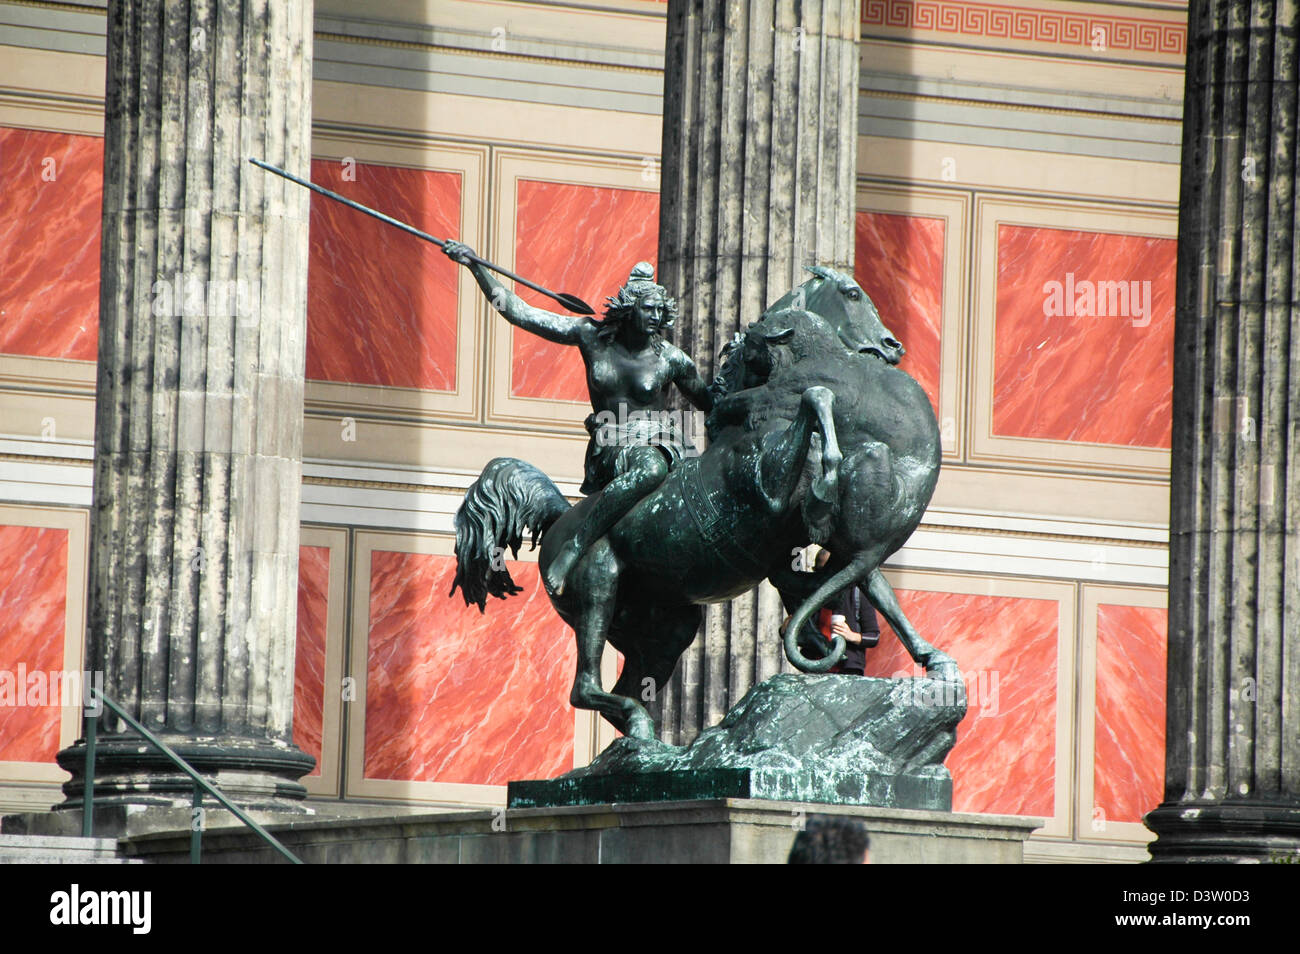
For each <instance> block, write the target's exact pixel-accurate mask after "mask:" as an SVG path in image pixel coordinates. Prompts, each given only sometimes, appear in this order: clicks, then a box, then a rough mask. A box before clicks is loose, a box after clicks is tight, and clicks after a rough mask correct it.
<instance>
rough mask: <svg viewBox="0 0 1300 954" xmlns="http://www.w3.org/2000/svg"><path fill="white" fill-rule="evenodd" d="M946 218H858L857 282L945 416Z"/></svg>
mask: <svg viewBox="0 0 1300 954" xmlns="http://www.w3.org/2000/svg"><path fill="white" fill-rule="evenodd" d="M943 241H944V221H943V219H931V218H924V217H922V216H918V215H893V214H890V213H885V212H859V213H858V215H857V225H856V239H855V246H854V247H855V255H854V262H855V264H854V268H853V277H854V278H856V279H857V281H858V284H859V285H861V286H862V288H863V290H864V291H865V292H866V293H867V294H868V295H869V296H870V297H871V300H872V301H873V302H875V304H876V308H877V309H879V311H880V317H881V319H882V320H883V321H884V322H885V327H886V328H888V329H889V330H890V331H892V332H893V333H894V337H895V338H897V339H898V340H899V341H901V342H903V347H904V348H906V349H907V354H906V355H904V357H903V361H902V363H901V364H900V365H899V367H900V368H902V369H903V370H904V371H906V372H907V373H908V374H910V375H911V376H912V377H914V378H916V380H917V383H918V384H920V385H921V387H922V388H924V389H925V393H926V394H927V395H928V396H929V398H930V403H931V404H933V405H934V412H935V414H938V413H939V374H940V365H941V363H942V357H943V353H942V351H941V350H940V346H939V336H940V331H941V329H942V327H943V251H944V248H943Z"/></svg>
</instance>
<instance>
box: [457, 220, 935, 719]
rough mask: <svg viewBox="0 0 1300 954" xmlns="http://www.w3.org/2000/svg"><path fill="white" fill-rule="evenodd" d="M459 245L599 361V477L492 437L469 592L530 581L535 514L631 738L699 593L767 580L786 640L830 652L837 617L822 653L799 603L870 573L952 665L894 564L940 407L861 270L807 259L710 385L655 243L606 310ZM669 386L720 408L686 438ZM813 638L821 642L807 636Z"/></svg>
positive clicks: (592, 448)
mask: <svg viewBox="0 0 1300 954" xmlns="http://www.w3.org/2000/svg"><path fill="white" fill-rule="evenodd" d="M444 251H445V252H446V254H447V255H448V256H449V257H451V258H452V259H453V260H455V261H458V262H461V263H463V264H466V265H467V266H468V267H469V268H470V269H471V270H472V271H473V273H474V277H475V279H476V280H477V281H478V283H479V285H480V287H481V288H482V290H483V292H484V294H486V295H487V296H488V297H489V299H490V300H491V301H492V302H493V304H494V306H495V307H496V308H497V310H498V311H499V312H500V313H501V314H502V315H503V316H504V317H505V318H506V320H507V321H510V322H511V323H512V324H514V325H515V326H516V327H519V328H522V329H524V330H527V331H530V332H532V333H534V334H538V335H540V336H542V337H544V338H546V339H548V340H550V341H557V342H561V343H564V344H571V345H574V346H575V347H577V348H578V349H579V352H580V354H581V355H582V358H583V361H584V364H585V366H586V371H587V384H588V389H589V391H590V395H591V401H592V406H593V409H594V411H593V414H592V416H591V417H589V418H588V419H587V430H588V432H589V433H590V434H591V442H590V444H589V445H588V449H587V460H586V467H585V483H584V485H583V488H582V491H583V493H584V494H585V495H586V496H584V497H583V498H582V499H581V500H579V501H578V502H577V503H576V504H573V505H570V504H569V502H568V501H567V500H566V499H565V497H564V495H563V494H561V493H560V491H559V490H558V489H557V488H556V486H555V484H554V483H553V482H552V481H551V480H550V479H549V478H548V477H547V476H546V475H545V474H543V473H542V472H541V471H540V470H538V469H537V468H536V467H534V466H532V465H531V464H528V463H526V462H524V461H522V460H517V459H515V458H508V457H507V458H497V459H495V460H493V461H491V462H490V463H489V464H488V465H487V467H486V468H484V470H483V473H482V474H481V475H480V477H479V478H478V480H476V481H475V482H474V483H473V484H472V485H471V486H470V488H469V489H468V490H467V491H466V494H465V499H464V502H463V503H462V505H461V507H460V509H459V511H458V512H457V514H456V558H457V572H456V577H455V580H454V582H453V584H452V593H453V594H454V593H455V590H456V589H457V588H459V589H460V590H461V592H462V595H463V597H464V599H465V602H466V604H467V605H468V604H476V605H478V607H479V609H480V611H482V610H484V609H485V607H486V603H487V599H488V597H489V596H495V597H499V598H507V597H509V596H511V595H513V594H515V593H518V592H519V591H520V587H519V586H518V585H517V584H516V583H515V582H514V581H513V580H512V579H511V576H510V572H509V570H508V569H507V568H506V565H505V561H504V560H503V559H502V555H503V554H504V553H505V551H506V550H507V549H509V550H510V551H512V552H513V553H514V554H515V555H516V556H517V555H518V551H519V548H520V546H522V544H523V540H524V536H525V534H526V533H528V534H531V537H532V544H533V546H534V547H536V546H537V545H538V543H539V541H540V545H541V551H540V554H539V561H538V562H539V564H540V570H541V573H542V579H543V583H544V585H545V587H546V591H547V594H548V596H549V598H550V600H551V603H552V605H553V606H554V607H555V610H556V612H557V613H558V614H559V615H560V617H561V618H562V619H563V620H564V621H565V622H566V623H567V624H568V625H569V626H571V627H572V628H573V630H574V632H575V633H576V636H577V646H578V665H577V674H576V677H575V679H574V682H573V689H572V692H571V694H570V697H569V699H570V702H571V703H572V704H573V705H574V706H575V707H577V708H582V709H594V710H596V711H598V712H600V713H601V715H603V716H604V717H605V718H606V719H607V720H608V721H609V722H610V723H611V724H612V725H613V726H614V727H615V728H616V729H618V730H619V731H620V732H622V733H624V734H625V735H627V736H629V737H631V738H634V739H653V738H654V723H653V721H652V719H651V717H650V714H649V713H648V712H647V711H646V709H645V708H644V707H643V706H642V705H641V703H640V702H639V701H638V698H637V696H638V695H639V693H640V691H641V689H642V687H643V686H644V685H645V684H646V683H645V682H644V680H646V679H650V680H653V682H652V683H651V684H653V685H657V686H662V685H665V684H666V683H667V681H668V679H669V678H670V677H671V676H672V673H673V670H674V668H675V667H676V665H677V661H678V659H679V658H680V656H681V654H682V653H683V652H684V651H685V650H686V648H687V646H689V645H690V643H691V641H692V640H693V639H694V638H695V635H696V633H697V632H698V630H699V628H700V622H701V620H702V618H703V606H704V605H705V604H707V603H716V602H722V601H726V600H730V599H733V598H735V597H737V596H739V595H741V594H743V593H745V592H746V591H748V590H750V589H752V588H753V587H755V586H756V585H758V584H759V583H761V582H762V581H763V580H770V581H771V582H772V584H773V585H774V586H776V587H777V589H778V591H779V592H780V593H781V597H782V600H783V601H784V603H785V605H786V608H787V610H788V611H790V612H791V614H792V615H791V618H790V620H789V622H788V623H787V625H786V626H785V630H784V648H785V653H786V656H787V658H788V659H789V660H790V662H791V663H792V664H793V665H794V666H795V667H796V668H797V669H799V670H801V671H803V672H808V673H824V672H826V671H828V670H829V669H831V667H832V666H834V665H835V664H836V663H837V662H838V661H839V659H840V658H841V657H842V655H843V653H844V649H845V641H844V639H843V637H840V636H836V637H835V640H834V642H833V644H832V645H831V646H830V649H829V651H828V652H825V653H824V654H823V655H821V657H820V658H809V656H808V655H806V652H811V650H812V647H809V646H806V645H801V644H800V642H799V639H800V634H801V632H802V631H803V630H804V625H803V624H804V622H805V621H806V620H807V619H808V618H809V617H810V616H811V615H812V614H813V613H815V612H816V611H817V610H818V609H820V607H821V606H822V605H823V604H824V603H826V602H828V601H829V600H830V599H831V598H832V597H834V596H835V595H836V594H837V593H839V592H840V591H841V590H843V589H845V588H846V587H848V586H850V585H855V584H857V585H861V586H862V587H863V589H864V590H865V591H866V592H867V594H868V597H869V599H870V601H871V603H872V604H873V605H874V606H875V607H876V609H877V610H879V611H880V612H881V613H882V614H883V615H884V617H885V619H886V620H888V622H889V623H890V625H891V626H892V627H893V629H894V632H895V633H897V635H898V637H899V638H900V639H901V640H902V642H903V644H904V645H905V646H906V648H907V650H908V652H909V653H910V654H911V656H912V658H913V659H914V660H915V661H916V662H917V663H919V664H920V665H922V666H923V667H924V668H925V669H926V671H927V673H928V674H930V675H932V676H937V677H938V678H941V679H947V680H952V679H957V680H960V674H959V673H958V671H957V667H956V664H955V663H954V661H953V660H952V658H951V657H949V656H948V655H947V654H945V653H943V652H941V651H940V650H938V649H936V648H935V647H934V646H932V645H930V644H929V643H928V642H926V641H925V640H924V639H923V638H922V637H921V636H920V635H919V634H918V633H917V632H916V630H915V628H914V627H913V626H912V624H911V623H910V622H909V621H908V619H907V617H906V616H905V615H904V614H903V611H902V609H901V608H900V607H899V605H898V600H897V599H896V598H895V595H894V591H893V589H892V587H891V586H890V584H889V582H888V581H887V580H886V579H885V577H884V576H883V575H882V574H881V572H880V566H881V564H882V563H883V562H884V561H885V560H886V559H888V557H889V556H890V555H891V554H893V553H894V552H895V551H897V550H898V549H899V548H900V547H901V546H902V545H903V544H904V542H905V541H906V540H907V538H908V537H909V536H910V535H911V533H912V531H913V530H915V529H916V527H917V525H918V524H919V523H920V520H921V515H922V514H923V513H924V511H925V508H926V506H927V504H928V503H929V501H930V497H931V495H932V494H933V492H934V488H935V483H936V482H937V480H938V474H939V461H940V443H939V428H938V424H937V422H936V420H935V416H934V411H933V409H932V408H931V406H930V402H929V399H928V398H927V397H926V395H925V393H924V391H922V389H921V387H920V385H918V384H917V383H916V381H915V380H914V379H913V378H912V377H911V376H910V375H908V374H907V373H906V372H904V371H902V370H900V369H899V368H898V367H897V365H898V362H899V360H900V359H901V358H902V356H903V354H904V349H903V347H902V345H901V343H900V342H899V341H897V340H896V339H895V338H894V337H893V336H892V335H891V334H890V332H889V330H888V329H887V328H886V327H885V326H884V324H883V322H882V321H881V318H880V314H879V312H877V310H876V307H875V305H874V304H872V302H871V299H870V298H868V297H867V294H866V293H865V292H864V291H863V290H862V288H861V286H859V285H858V283H857V282H856V281H854V280H853V279H852V278H850V277H849V276H847V275H843V274H841V273H840V272H837V271H835V270H834V269H831V268H826V267H822V266H812V267H810V268H809V269H808V270H809V272H811V274H812V277H811V278H809V279H808V280H807V281H805V282H804V283H803V284H802V285H800V286H799V287H798V288H796V289H795V290H794V291H792V292H791V293H789V294H788V295H786V296H785V297H783V298H782V299H780V300H779V301H777V302H776V303H775V304H773V305H772V306H771V307H770V308H769V309H768V310H767V311H766V312H764V314H763V315H762V316H761V317H760V318H759V320H758V321H756V322H753V323H752V324H750V325H749V327H748V328H747V329H746V330H745V332H744V333H743V334H738V335H736V337H735V338H734V339H733V340H732V341H731V342H730V343H729V344H728V345H727V347H726V348H725V349H724V351H723V354H722V356H721V367H720V370H719V373H718V375H717V377H716V378H715V380H714V381H713V383H712V384H711V385H707V386H706V385H705V384H704V381H703V379H702V377H701V375H700V373H699V371H698V370H697V368H696V366H695V364H694V362H693V361H692V360H691V358H690V357H689V356H688V355H686V354H685V353H684V352H682V351H681V350H679V349H678V348H676V347H674V346H673V345H671V344H670V343H668V342H667V341H666V340H664V338H663V337H662V332H663V331H665V330H666V329H667V328H669V327H671V324H672V318H673V316H674V315H675V313H676V303H675V301H673V299H672V298H671V297H670V296H669V295H668V293H667V291H666V290H665V289H664V288H663V287H662V286H660V285H658V284H656V283H655V281H654V279H653V270H652V269H651V268H650V266H649V265H647V264H645V263H640V264H638V265H637V266H636V267H635V268H633V270H632V272H631V275H630V277H629V280H628V282H627V284H626V285H625V286H624V287H623V288H622V289H621V290H620V291H619V293H618V294H617V295H616V296H614V297H612V298H610V299H609V305H608V308H607V309H606V310H605V315H604V317H603V318H599V319H598V318H595V317H585V316H576V317H572V316H564V315H557V314H552V313H550V312H547V311H544V310H542V309H539V308H534V307H532V306H530V305H528V304H527V303H525V302H524V301H523V300H522V299H520V298H518V297H517V296H516V295H514V294H513V293H511V292H509V291H508V290H507V289H506V288H505V287H504V286H503V285H501V284H500V283H499V282H498V281H497V280H496V279H495V278H493V277H492V276H491V275H490V274H489V273H488V271H487V270H486V269H485V268H484V267H483V266H482V265H481V264H480V260H479V259H477V257H476V256H474V254H473V252H472V250H470V249H469V248H467V247H466V246H464V245H462V244H460V243H456V242H447V243H446V245H445V247H444ZM674 389H676V390H678V391H680V392H681V394H682V395H683V396H684V397H685V398H686V399H687V400H688V401H689V402H690V403H691V404H693V405H694V406H695V407H697V408H699V409H701V410H703V411H706V412H708V419H707V422H706V428H707V433H708V438H709V439H708V446H707V448H706V449H705V450H703V452H702V453H701V452H699V449H698V448H697V447H695V446H694V444H693V442H691V441H690V440H689V436H690V435H689V434H688V433H687V431H688V430H689V428H686V427H684V426H683V422H682V420H681V415H680V413H679V412H675V411H672V410H671V409H670V407H669V399H670V397H671V396H672V391H673V390H674ZM810 543H819V544H822V545H823V546H825V547H827V548H828V549H829V550H830V552H831V559H830V561H829V563H828V564H827V565H826V566H825V567H824V568H823V569H821V570H818V571H817V572H815V573H799V572H795V571H793V570H792V569H791V566H790V563H791V559H790V557H791V553H792V552H793V551H794V550H795V549H796V548H801V547H805V546H807V545H808V544H810ZM606 642H608V643H609V644H611V645H612V646H614V648H615V649H617V650H619V651H620V652H621V653H622V654H623V656H624V665H623V671H622V674H621V675H620V677H619V679H618V682H617V684H616V685H615V686H614V688H613V689H612V690H611V691H605V690H604V689H603V688H602V687H601V682H600V660H601V655H602V652H603V650H604V647H605V644H606ZM813 655H814V656H816V655H817V654H816V653H813Z"/></svg>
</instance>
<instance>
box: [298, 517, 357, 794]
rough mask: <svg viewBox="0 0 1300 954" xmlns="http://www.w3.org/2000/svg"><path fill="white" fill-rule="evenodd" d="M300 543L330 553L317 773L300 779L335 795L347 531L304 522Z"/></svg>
mask: <svg viewBox="0 0 1300 954" xmlns="http://www.w3.org/2000/svg"><path fill="white" fill-rule="evenodd" d="M298 543H299V545H300V546H307V547H325V548H326V549H328V550H329V553H330V568H329V586H328V589H327V591H326V609H325V670H324V674H325V682H324V686H323V691H324V698H323V699H322V700H321V733H320V744H321V751H320V775H317V776H308V777H304V778H303V779H302V783H303V784H304V785H305V786H306V787H307V794H308V795H311V796H320V797H325V798H337V797H339V795H340V794H341V792H342V781H343V779H342V771H341V769H342V765H343V692H342V687H343V670H344V667H345V663H346V660H345V659H344V643H345V640H346V636H347V632H346V627H347V599H348V594H347V581H348V531H347V530H345V529H342V528H340V527H317V526H310V525H309V526H304V527H303V528H302V530H301V533H300V535H299V539H298Z"/></svg>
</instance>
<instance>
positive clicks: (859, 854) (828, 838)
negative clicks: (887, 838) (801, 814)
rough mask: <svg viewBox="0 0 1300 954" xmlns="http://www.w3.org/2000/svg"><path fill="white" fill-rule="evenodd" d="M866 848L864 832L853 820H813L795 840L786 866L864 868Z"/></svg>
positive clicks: (867, 847) (865, 831) (869, 841)
mask: <svg viewBox="0 0 1300 954" xmlns="http://www.w3.org/2000/svg"><path fill="white" fill-rule="evenodd" d="M870 847H871V839H870V837H868V835H867V829H866V827H865V826H864V825H863V824H862V822H860V821H858V820H857V819H854V818H837V817H834V816H819V817H813V818H810V819H808V822H807V824H806V825H805V826H804V830H803V831H801V832H799V834H798V835H796V836H795V839H794V847H792V848H791V849H790V857H789V858H788V859H787V864H792V865H864V864H866V863H867V851H868V849H870Z"/></svg>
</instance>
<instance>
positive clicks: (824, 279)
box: [765, 265, 906, 364]
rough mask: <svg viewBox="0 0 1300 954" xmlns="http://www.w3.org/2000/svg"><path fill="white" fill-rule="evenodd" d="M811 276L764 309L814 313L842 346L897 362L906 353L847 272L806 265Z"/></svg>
mask: <svg viewBox="0 0 1300 954" xmlns="http://www.w3.org/2000/svg"><path fill="white" fill-rule="evenodd" d="M807 268H808V271H810V272H812V274H813V277H812V278H810V279H808V281H806V282H804V283H803V284H802V285H800V286H799V287H798V288H796V289H795V290H794V291H792V292H790V293H789V294H787V295H785V296H784V297H782V298H781V299H779V300H778V301H777V302H775V303H774V304H773V305H772V307H771V308H769V309H768V310H767V312H765V316H766V315H770V314H772V313H774V312H779V311H787V310H789V309H792V308H793V309H801V310H804V311H810V312H812V313H813V314H815V315H818V316H820V317H821V318H822V320H824V321H825V322H826V323H827V324H828V325H830V326H831V327H832V328H833V329H835V333H836V334H837V335H838V336H839V339H840V341H841V342H842V343H843V345H844V347H846V348H848V349H849V350H850V351H852V352H854V353H855V354H869V355H874V356H875V357H877V358H880V359H881V360H882V361H887V362H889V363H890V364H898V362H899V360H900V359H901V358H902V357H903V355H904V354H905V353H906V352H905V351H904V349H903V345H902V343H901V342H900V341H899V340H898V339H897V338H895V337H894V336H893V335H892V334H891V333H890V331H889V329H888V328H886V327H885V323H884V322H883V321H881V320H880V312H879V311H877V310H876V306H875V305H874V304H873V303H872V301H871V299H870V298H868V297H867V293H866V292H864V291H863V290H862V286H861V285H859V284H858V283H857V282H855V281H854V280H853V279H852V278H850V277H849V276H848V275H845V274H843V273H842V272H837V271H836V270H835V269H833V268H827V267H826V266H824V265H809V266H808V267H807Z"/></svg>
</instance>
